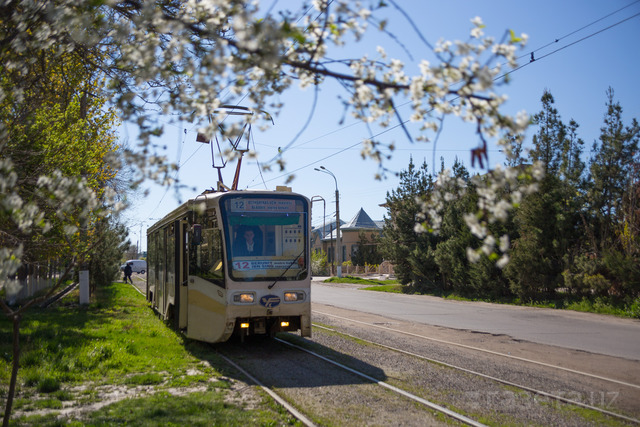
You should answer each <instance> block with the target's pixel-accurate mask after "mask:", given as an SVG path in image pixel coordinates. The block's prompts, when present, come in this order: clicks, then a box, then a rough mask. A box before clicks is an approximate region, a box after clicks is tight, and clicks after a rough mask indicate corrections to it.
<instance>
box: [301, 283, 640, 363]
mask: <svg viewBox="0 0 640 427" xmlns="http://www.w3.org/2000/svg"><path fill="white" fill-rule="evenodd" d="M311 298H312V301H313V303H317V304H323V305H329V306H334V307H339V308H344V309H350V310H356V311H360V312H365V313H373V314H377V315H380V316H383V317H387V318H390V319H398V320H404V321H409V322H413V323H417V324H425V325H433V326H441V327H446V328H452V329H459V330H468V331H474V332H483V333H490V334H503V335H507V336H509V337H511V338H513V339H517V340H525V341H529V342H533V343H538V344H546V345H553V346H558V347H563V348H569V349H573V350H582V351H587V352H590V353H596V354H603V355H608V356H614V357H621V358H625V359H630V360H639V361H640V321H639V320H633V319H621V318H616V317H613V316H604V315H598V314H592V313H579V312H574V311H569V310H553V309H544V308H531V307H517V306H510V305H502V304H490V303H483V302H465V301H449V300H443V299H441V298H437V297H432V296H426V295H403V294H390V293H383V292H372V291H363V290H359V289H358V288H357V287H355V286H349V285H346V286H344V285H336V284H325V283H321V282H320V281H319V280H314V281H313V282H312V287H311Z"/></svg>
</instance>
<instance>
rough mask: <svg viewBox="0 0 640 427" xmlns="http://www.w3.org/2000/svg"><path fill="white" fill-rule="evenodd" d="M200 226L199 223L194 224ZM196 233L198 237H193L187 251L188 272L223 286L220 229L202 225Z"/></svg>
mask: <svg viewBox="0 0 640 427" xmlns="http://www.w3.org/2000/svg"><path fill="white" fill-rule="evenodd" d="M196 227H200V226H199V225H197V226H194V229H197V228H196ZM198 233H199V234H200V235H201V237H200V238H199V239H194V238H193V235H194V230H192V232H191V234H192V236H191V237H192V238H191V239H190V241H191V242H192V244H191V248H190V251H189V274H190V275H192V276H198V277H201V278H202V279H205V280H208V281H209V282H211V283H214V284H216V285H218V286H220V287H222V288H224V267H223V262H222V234H221V232H220V230H218V229H216V228H213V227H211V226H207V228H205V226H202V227H201V228H200V230H199V231H198Z"/></svg>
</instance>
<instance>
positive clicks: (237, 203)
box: [231, 198, 296, 213]
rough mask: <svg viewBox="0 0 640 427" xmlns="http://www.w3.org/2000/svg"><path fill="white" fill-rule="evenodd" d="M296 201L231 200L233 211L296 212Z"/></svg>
mask: <svg viewBox="0 0 640 427" xmlns="http://www.w3.org/2000/svg"><path fill="white" fill-rule="evenodd" d="M295 207H296V201H295V200H292V199H271V198H255V199H246V198H242V199H234V200H232V201H231V212H272V213H273V212H282V213H286V212H295V210H296V209H295Z"/></svg>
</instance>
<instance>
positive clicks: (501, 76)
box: [266, 0, 640, 182]
mask: <svg viewBox="0 0 640 427" xmlns="http://www.w3.org/2000/svg"><path fill="white" fill-rule="evenodd" d="M636 3H640V0H636V1H634V2H632V3H630V4H628V5H626V6H624V7H622V8H619V9H617V10H616V11H614V12H611V13H609V14H607V15H605V16H603V17H602V18H599V19H597V20H595V21H592V22H591V23H589V24H587V25H584V26H582V27H580V28H579V29H577V30H574V31H571V32H570V33H568V34H566V35H564V36H562V37H560V38H558V39H555V40H554V41H553V42H550V43H548V44H546V45H544V46H542V47H540V48H538V49H536V50H534V51H531V52H534V53H535V52H537V51H539V50H542V49H544V48H546V47H548V46H550V45H552V44H554V43H556V42H558V41H559V40H562V39H564V38H567V37H569V36H571V35H574V34H576V33H578V32H580V31H582V30H584V29H586V28H588V27H590V26H592V25H594V24H596V23H598V22H600V21H602V20H604V19H606V18H608V17H610V16H612V15H614V14H616V13H618V12H620V11H622V10H624V9H626V8H628V7H630V6H632V5H634V4H636ZM638 16H640V12H639V13H636V14H634V15H631V16H629V17H627V18H624V19H621V20H619V21H618V22H616V23H614V24H611V25H609V26H607V27H605V28H602V29H600V30H598V31H595V32H593V33H591V34H589V35H587V36H585V37H582V38H580V39H578V40H576V41H574V42H571V43H569V44H567V45H564V46H562V47H560V48H558V49H555V50H553V51H552V52H549V53H547V54H545V55H543V56H541V57H539V58H535V60H534V61H530V62H527V63H525V64H522V65H520V66H519V67H516V68H514V69H513V70H510V71H508V72H505V73H503V74H501V75H500V76H497V77H495V78H494V81H497V80H500V79H503V78H505V77H506V76H507V75H509V74H512V73H514V72H516V71H518V70H520V69H522V68H524V67H526V66H528V65H530V64H531V63H533V62H537V61H539V60H541V59H544V58H547V57H549V56H551V55H553V54H556V53H558V52H560V51H562V50H564V49H567V48H569V47H571V46H573V45H575V44H577V43H580V42H583V41H585V40H587V39H589V38H591V37H594V36H596V35H598V34H601V33H603V32H605V31H607V30H610V29H611V28H614V27H616V26H618V25H620V24H622V23H624V22H626V21H629V20H631V19H633V18H636V17H638ZM531 52H528V53H526V54H525V55H522V56H520V57H519V58H522V57H526V56H530V53H531ZM407 103H409V102H407ZM407 103H405V104H402V105H406V104H407ZM402 105H401V106H402ZM408 122H410V120H405V121H404V122H402V123H398V124H397V125H394V126H391V127H389V128H386V129H385V130H384V131H382V132H380V133H378V134H376V135H373V138H375V137H378V136H380V135H382V134H384V133H387V132H389V131H391V130H394V129H397V128H399V127H402V126H404V125H405V124H406V123H408ZM357 124H360V122H354V123H352V124H350V125H347V126H343V127H341V128H338V129H336V130H333V131H331V132H328V133H326V134H323V135H321V136H318V137H315V138H313V139H312V140H309V141H306V142H304V143H301V144H298V145H296V146H295V147H292V148H298V147H300V146H302V145H305V144H307V143H309V142H312V141H317V140H318V139H322V138H324V137H326V136H329V135H331V134H334V133H336V132H340V131H342V130H344V129H346V128H348V127H351V126H355V125H357ZM360 144H361V141H358V142H357V143H355V144H353V145H350V146H348V147H346V148H343V149H340V150H338V151H336V152H335V153H333V154H330V155H328V156H325V157H322V158H320V159H317V160H314V161H313V162H310V163H308V164H306V165H304V166H301V167H298V168H296V169H294V170H292V171H289V172H287V173H284V174H281V175H278V176H276V177H274V178H271V179H268V180H266V182H271V181H275V180H277V179H280V178H283V177H287V176H290V175H291V174H293V173H295V172H297V171H300V170H302V169H305V168H308V167H310V166H313V165H315V164H318V163H320V162H322V161H324V160H326V159H329V158H331V157H335V156H337V155H339V154H341V153H343V152H345V151H347V150H350V149H352V148H354V147H356V146H358V145H360ZM440 151H442V150H440Z"/></svg>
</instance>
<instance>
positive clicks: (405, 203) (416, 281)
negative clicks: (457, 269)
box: [380, 159, 441, 292]
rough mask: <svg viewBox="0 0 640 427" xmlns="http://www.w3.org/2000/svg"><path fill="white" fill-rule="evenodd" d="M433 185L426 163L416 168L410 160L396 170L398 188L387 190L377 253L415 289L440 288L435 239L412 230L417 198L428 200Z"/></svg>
mask: <svg viewBox="0 0 640 427" xmlns="http://www.w3.org/2000/svg"><path fill="white" fill-rule="evenodd" d="M433 188H434V182H433V179H432V177H431V175H430V174H429V172H428V168H427V164H426V162H423V164H422V166H421V167H420V169H417V168H416V167H415V165H414V163H413V159H411V161H410V162H409V166H408V167H407V169H406V170H403V171H402V172H400V183H399V186H398V188H397V189H395V190H392V191H391V193H387V198H386V208H387V216H385V219H384V221H385V224H384V228H383V232H382V238H381V239H380V252H381V253H382V255H383V257H384V258H385V259H387V260H389V261H390V262H391V263H392V264H393V265H394V271H395V274H396V275H397V276H398V279H399V280H400V282H401V283H402V284H405V285H406V284H411V285H412V289H413V290H415V291H418V292H420V291H433V290H439V289H441V282H440V274H439V269H438V267H437V265H436V262H435V256H434V250H435V244H436V242H437V240H438V239H437V237H436V236H435V235H433V234H431V233H419V232H417V231H416V229H415V228H416V227H415V224H416V221H417V219H418V214H419V213H420V212H421V205H420V202H419V201H420V200H422V201H424V200H425V199H428V198H429V197H430V193H431V192H432V191H433Z"/></svg>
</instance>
